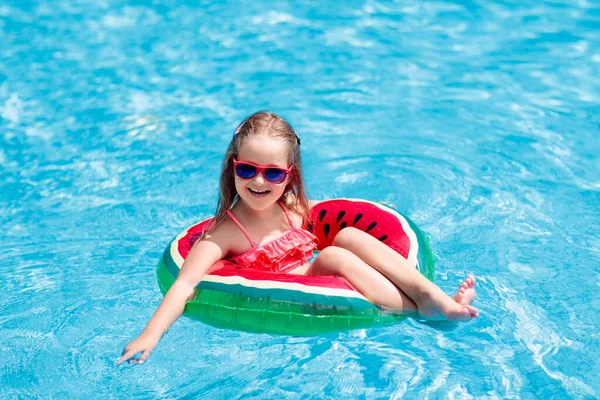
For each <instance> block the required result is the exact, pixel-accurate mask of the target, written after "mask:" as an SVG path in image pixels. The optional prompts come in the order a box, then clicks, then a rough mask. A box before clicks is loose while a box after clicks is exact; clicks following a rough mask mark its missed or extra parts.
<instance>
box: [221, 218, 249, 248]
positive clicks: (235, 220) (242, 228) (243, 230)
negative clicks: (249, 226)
mask: <svg viewBox="0 0 600 400" xmlns="http://www.w3.org/2000/svg"><path fill="white" fill-rule="evenodd" d="M227 215H229V217H230V218H231V220H232V221H233V222H235V224H236V225H237V226H238V228H240V230H241V231H242V232H243V233H244V235H246V238H248V241H249V242H250V245H251V246H252V247H255V246H256V243H254V240H252V238H251V237H250V234H249V233H248V231H247V230H246V228H244V226H243V225H242V224H240V221H238V219H237V218H236V217H235V215H233V213H232V212H231V210H227Z"/></svg>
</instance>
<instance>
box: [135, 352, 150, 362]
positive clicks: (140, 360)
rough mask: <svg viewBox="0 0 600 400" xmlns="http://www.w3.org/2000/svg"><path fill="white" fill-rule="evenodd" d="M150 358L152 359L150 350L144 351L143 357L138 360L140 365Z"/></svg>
mask: <svg viewBox="0 0 600 400" xmlns="http://www.w3.org/2000/svg"><path fill="white" fill-rule="evenodd" d="M148 357H150V350H144V352H143V353H142V356H141V357H140V359H139V360H138V364H141V363H143V362H144V361H146V360H147V359H148Z"/></svg>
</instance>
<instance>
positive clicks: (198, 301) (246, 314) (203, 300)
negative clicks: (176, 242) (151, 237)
mask: <svg viewBox="0 0 600 400" xmlns="http://www.w3.org/2000/svg"><path fill="white" fill-rule="evenodd" d="M157 275H158V284H159V287H160V290H161V291H162V293H163V294H165V293H166V292H167V290H169V288H170V287H171V285H172V284H173V282H174V281H175V278H174V277H173V275H172V274H171V272H170V271H169V270H168V269H167V266H166V264H165V262H164V261H163V260H161V261H160V262H159V264H158V268H157ZM369 304H370V303H369ZM184 314H185V315H186V316H188V317H190V318H192V319H196V320H199V321H202V322H204V323H206V324H209V325H212V326H215V327H217V328H226V329H236V330H243V331H246V332H260V333H271V334H284V335H294V336H310V335H318V334H323V333H330V332H338V331H345V330H349V329H360V328H367V327H370V326H375V325H384V324H389V323H394V322H398V321H400V320H403V319H404V318H405V316H402V315H397V314H385V313H382V312H381V311H380V310H379V309H378V308H377V307H374V306H372V305H371V306H370V307H369V308H362V307H361V308H360V309H357V308H355V307H349V308H347V307H335V306H325V307H324V306H322V305H318V304H316V303H314V304H310V305H307V304H297V303H291V302H286V301H279V300H273V299H271V298H267V299H265V298H258V297H252V296H246V295H244V294H240V293H228V292H223V291H220V290H211V289H209V288H200V289H199V290H198V291H197V296H196V298H195V299H194V300H192V301H189V302H188V303H186V306H185V310H184Z"/></svg>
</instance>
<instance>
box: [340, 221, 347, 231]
mask: <svg viewBox="0 0 600 400" xmlns="http://www.w3.org/2000/svg"><path fill="white" fill-rule="evenodd" d="M346 226H348V224H347V223H345V222H342V223H341V224H340V231H341V230H342V229H344V228H345V227H346Z"/></svg>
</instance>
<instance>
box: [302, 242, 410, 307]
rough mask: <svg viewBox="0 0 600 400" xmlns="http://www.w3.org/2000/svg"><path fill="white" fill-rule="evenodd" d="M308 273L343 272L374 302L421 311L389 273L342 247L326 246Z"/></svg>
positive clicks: (327, 273) (341, 273) (337, 273)
mask: <svg viewBox="0 0 600 400" xmlns="http://www.w3.org/2000/svg"><path fill="white" fill-rule="evenodd" d="M306 275H340V276H343V277H344V278H345V279H346V280H348V281H349V282H350V284H352V286H354V287H355V288H356V289H357V290H358V291H359V292H360V293H362V294H363V296H365V297H366V298H367V299H368V300H369V301H370V302H372V303H374V304H377V305H382V306H385V307H389V308H398V309H403V310H414V311H416V310H417V306H416V305H415V303H414V302H413V301H412V300H411V299H410V298H409V297H408V296H407V295H406V294H404V293H402V291H401V290H400V289H398V288H397V287H396V286H394V284H393V283H392V282H390V281H389V280H388V279H387V278H386V277H385V276H383V275H381V274H380V273H379V272H377V271H376V270H375V269H373V268H372V267H371V266H369V265H368V264H366V263H365V262H364V261H362V260H361V259H360V258H358V257H357V256H356V255H355V254H353V253H352V252H350V251H348V250H346V249H342V248H341V247H336V246H329V247H327V248H325V249H323V251H321V253H319V255H318V256H317V258H316V259H315V261H314V262H313V263H312V265H311V266H310V268H309V269H308V270H307V271H306Z"/></svg>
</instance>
